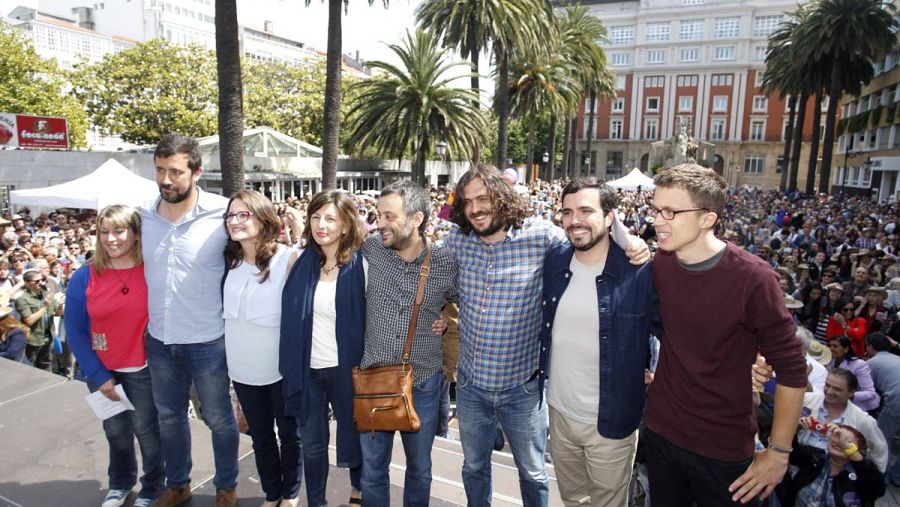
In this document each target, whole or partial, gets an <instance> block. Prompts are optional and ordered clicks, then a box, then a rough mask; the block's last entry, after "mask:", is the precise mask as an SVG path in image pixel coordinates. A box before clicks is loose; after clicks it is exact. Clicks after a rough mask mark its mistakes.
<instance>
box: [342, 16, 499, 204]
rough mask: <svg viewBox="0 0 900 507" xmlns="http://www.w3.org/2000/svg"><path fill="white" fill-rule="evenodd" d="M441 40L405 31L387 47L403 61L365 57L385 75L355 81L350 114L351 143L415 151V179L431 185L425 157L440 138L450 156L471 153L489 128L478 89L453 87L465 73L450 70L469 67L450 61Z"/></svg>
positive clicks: (398, 152)
mask: <svg viewBox="0 0 900 507" xmlns="http://www.w3.org/2000/svg"><path fill="white" fill-rule="evenodd" d="M439 43H440V41H439V39H438V37H437V36H436V35H434V34H431V33H429V32H425V31H423V30H422V29H418V30H416V31H415V32H414V33H411V32H407V34H406V38H405V40H404V41H403V45H402V46H399V45H396V44H392V45H390V46H388V47H389V48H390V50H391V51H392V52H393V53H394V54H395V55H396V56H397V57H398V58H399V59H400V61H401V62H402V66H399V67H398V66H395V65H392V64H390V63H387V62H382V61H370V62H367V65H368V66H369V67H371V68H372V69H377V70H379V71H382V75H380V76H377V77H374V78H372V79H367V80H362V81H359V82H356V83H354V84H353V85H351V88H352V89H353V91H354V94H353V95H354V100H353V102H352V103H351V104H350V108H349V112H348V116H347V117H348V123H349V129H350V133H349V136H348V137H347V145H349V146H355V147H360V148H361V147H370V148H374V149H375V150H376V152H377V153H378V154H379V155H381V156H389V157H391V158H399V157H401V156H402V155H403V154H404V153H407V152H409V151H412V152H413V154H414V156H415V166H414V168H413V179H414V180H415V181H416V182H418V183H419V184H420V185H422V186H426V185H427V181H426V179H425V157H426V156H427V155H428V153H430V151H431V148H432V146H434V145H435V144H436V141H439V140H441V139H443V140H444V141H445V142H446V143H447V145H448V153H449V156H454V155H455V156H463V157H468V156H470V155H471V151H472V149H473V148H474V147H475V146H477V145H478V144H479V142H480V136H481V133H482V131H483V129H484V127H485V126H484V117H483V116H482V115H481V114H480V111H479V109H478V106H477V105H475V103H474V102H473V100H472V99H473V96H475V97H477V96H476V94H475V93H474V92H473V91H472V90H468V89H460V88H454V87H451V86H449V84H450V83H451V82H452V81H454V80H456V79H458V78H459V77H464V76H459V75H450V72H449V71H450V70H452V69H454V68H456V67H466V68H469V69H470V68H471V67H470V66H469V64H468V63H465V62H456V63H446V62H445V61H444V60H445V57H446V55H447V53H448V50H447V49H441V48H440V47H439Z"/></svg>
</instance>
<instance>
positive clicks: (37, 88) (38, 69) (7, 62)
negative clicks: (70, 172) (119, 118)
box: [0, 21, 88, 148]
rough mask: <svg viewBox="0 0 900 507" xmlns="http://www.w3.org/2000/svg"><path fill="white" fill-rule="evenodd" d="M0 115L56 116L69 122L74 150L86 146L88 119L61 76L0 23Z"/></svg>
mask: <svg viewBox="0 0 900 507" xmlns="http://www.w3.org/2000/svg"><path fill="white" fill-rule="evenodd" d="M0 48H2V49H0V112H4V113H18V114H35V115H40V116H56V117H62V118H66V119H67V120H68V121H69V141H70V144H71V146H72V147H73V148H79V147H83V146H84V145H85V135H86V132H87V127H88V117H87V115H86V114H85V112H84V108H83V107H82V106H81V103H80V102H78V99H77V98H75V97H74V96H73V95H71V94H70V93H68V92H67V90H68V89H69V84H68V82H67V80H66V78H65V75H64V73H63V72H62V71H61V70H59V68H58V67H57V66H56V62H55V61H52V60H49V61H48V60H44V59H42V58H41V57H39V56H38V55H37V53H36V52H35V51H34V47H33V46H32V45H31V41H29V40H28V39H27V38H26V36H25V34H23V33H22V31H21V30H19V29H18V28H16V27H14V26H12V25H10V24H9V23H6V22H3V21H0Z"/></svg>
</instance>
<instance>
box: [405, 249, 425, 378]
mask: <svg viewBox="0 0 900 507" xmlns="http://www.w3.org/2000/svg"><path fill="white" fill-rule="evenodd" d="M425 248H426V249H428V251H427V253H426V254H425V260H423V261H422V267H421V268H419V287H418V288H417V289H416V303H415V306H413V312H412V317H411V318H410V319H409V329H408V330H407V331H406V344H405V345H404V346H403V357H402V359H401V361H402V362H403V364H406V363H409V353H410V351H411V350H412V343H413V335H415V334H416V322H417V321H418V320H419V309H420V308H421V307H422V300H423V299H425V281H426V280H428V272H429V271H431V245H426V246H425Z"/></svg>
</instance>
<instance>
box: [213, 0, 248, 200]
mask: <svg viewBox="0 0 900 507" xmlns="http://www.w3.org/2000/svg"><path fill="white" fill-rule="evenodd" d="M215 25H216V75H217V77H218V83H219V119H218V121H219V164H220V165H221V167H222V192H223V193H224V194H225V195H226V196H228V195H231V194H233V193H235V192H237V191H238V190H241V189H242V188H244V146H243V134H244V107H243V91H242V88H241V48H240V42H239V40H238V22H237V4H236V0H216V17H215Z"/></svg>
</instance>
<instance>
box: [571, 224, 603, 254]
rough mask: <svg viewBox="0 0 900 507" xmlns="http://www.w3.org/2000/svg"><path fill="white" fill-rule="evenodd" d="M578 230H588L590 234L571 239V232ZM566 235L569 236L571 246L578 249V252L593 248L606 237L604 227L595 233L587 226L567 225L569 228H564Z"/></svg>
mask: <svg viewBox="0 0 900 507" xmlns="http://www.w3.org/2000/svg"><path fill="white" fill-rule="evenodd" d="M578 230H584V231H588V232H590V234H589V235H588V236H587V237H586V238H585V237H582V238H578V239H577V240H573V239H572V236H571V233H572V232H574V231H578ZM566 236H568V237H569V243H571V244H572V247H573V248H574V249H575V250H578V251H579V252H586V251H588V250H590V249H591V248H594V247H595V246H596V245H597V243H599V242H600V241H602V240H603V238H605V237H606V230H605V229H604V230H601V231H598V232H597V233H594V231H592V230H591V229H590V228H589V227H582V226H569V228H568V229H566Z"/></svg>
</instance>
